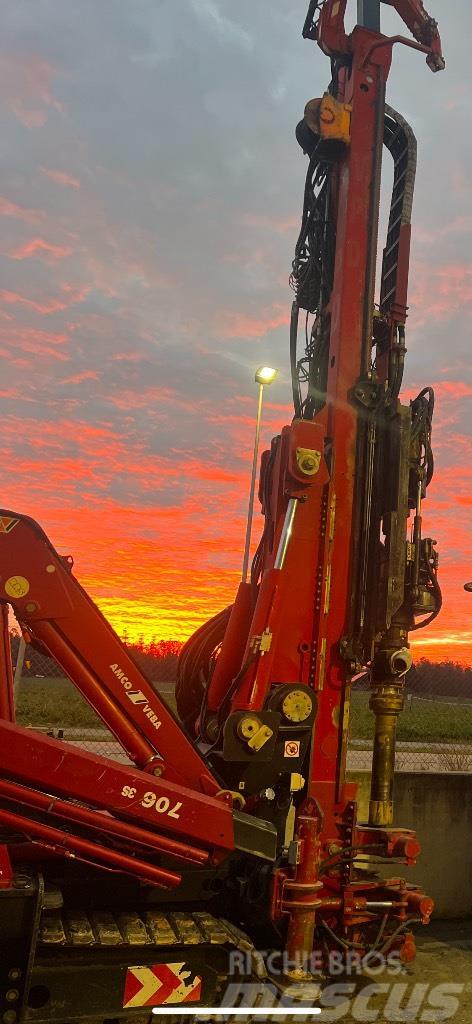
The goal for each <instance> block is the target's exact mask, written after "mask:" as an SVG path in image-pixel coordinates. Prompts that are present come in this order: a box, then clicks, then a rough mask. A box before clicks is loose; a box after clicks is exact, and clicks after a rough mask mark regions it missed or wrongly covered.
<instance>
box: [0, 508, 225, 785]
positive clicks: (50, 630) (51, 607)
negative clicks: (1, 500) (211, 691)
mask: <svg viewBox="0 0 472 1024" xmlns="http://www.w3.org/2000/svg"><path fill="white" fill-rule="evenodd" d="M0 519H1V520H3V521H4V522H8V523H9V528H8V531H6V532H2V533H1V534H0V554H1V581H0V604H3V605H5V604H6V603H9V604H11V606H12V608H13V610H14V612H15V615H16V617H17V619H18V621H19V622H20V623H21V624H22V625H23V626H25V627H26V628H27V630H28V632H29V633H30V634H31V636H32V637H33V638H34V639H36V640H39V641H40V642H41V643H43V644H44V646H45V647H46V648H47V650H48V651H49V652H50V654H51V655H52V657H53V658H55V659H56V661H57V662H58V663H59V665H61V666H62V668H63V669H64V672H65V673H66V674H67V675H68V676H69V678H70V679H71V681H72V682H73V683H74V685H75V686H76V687H77V689H78V690H80V692H81V693H82V695H83V696H84V697H85V699H86V700H87V701H88V703H89V704H90V705H91V706H92V707H93V708H94V710H95V711H96V712H97V714H98V715H99V716H100V718H101V719H102V721H103V722H105V724H106V726H107V727H108V728H109V729H110V731H111V732H112V733H113V734H114V735H115V736H116V738H117V740H118V741H119V743H120V744H121V745H122V747H123V748H124V750H125V751H126V752H127V753H128V754H129V756H130V758H131V759H132V761H134V763H135V764H136V765H137V766H138V767H139V768H142V769H144V770H145V771H147V772H151V773H152V774H154V775H157V776H162V777H163V778H165V779H166V780H167V779H169V780H170V781H172V782H177V783H184V784H185V785H186V786H189V787H191V788H192V789H194V790H195V791H196V792H203V793H207V794H214V793H216V792H217V791H218V790H219V789H220V788H221V787H220V785H219V784H218V782H217V780H216V779H215V778H214V777H213V775H212V773H211V771H210V769H209V768H208V767H207V765H206V764H205V762H204V761H203V760H202V758H201V757H200V755H199V753H198V752H197V750H196V749H195V747H194V746H193V745H192V743H191V742H190V740H189V739H187V737H186V736H185V734H184V732H183V731H182V729H181V727H180V725H179V723H178V722H177V721H176V719H175V718H174V716H173V714H172V712H171V711H170V710H169V708H168V707H167V706H166V704H165V703H164V701H163V700H162V699H161V698H160V697H159V696H158V694H157V693H156V692H155V691H154V689H153V687H152V686H151V684H150V683H149V682H148V680H147V679H146V678H145V676H144V675H143V673H142V672H141V671H140V669H139V667H138V666H137V665H136V663H135V662H134V660H133V658H132V657H131V655H130V654H129V652H128V651H127V649H126V647H125V646H124V644H123V643H122V642H121V640H120V639H119V637H118V636H117V634H116V633H115V632H114V630H113V629H112V628H111V626H110V624H109V623H108V622H107V620H106V619H105V618H104V616H103V615H102V613H101V612H100V611H99V609H98V608H97V606H96V605H95V604H94V603H93V601H92V600H91V598H90V597H89V596H88V594H87V593H86V591H85V590H84V589H83V588H82V587H81V586H80V584H79V583H78V581H77V580H76V579H75V577H74V576H73V575H72V571H71V559H67V558H62V557H61V556H60V555H59V554H58V553H57V551H55V549H54V548H53V546H52V544H51V543H50V541H49V540H48V538H47V536H46V534H45V533H44V531H43V530H42V529H41V527H40V526H39V525H38V523H36V522H35V521H34V520H33V519H30V518H29V517H28V516H23V515H19V514H18V513H16V512H10V511H8V510H6V509H2V510H0Z"/></svg>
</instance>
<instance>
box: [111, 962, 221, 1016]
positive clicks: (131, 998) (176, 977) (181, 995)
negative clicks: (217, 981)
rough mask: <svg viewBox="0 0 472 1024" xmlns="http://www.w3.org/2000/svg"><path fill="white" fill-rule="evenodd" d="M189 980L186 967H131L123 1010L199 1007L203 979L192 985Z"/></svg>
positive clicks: (127, 976)
mask: <svg viewBox="0 0 472 1024" xmlns="http://www.w3.org/2000/svg"><path fill="white" fill-rule="evenodd" d="M190 978H191V972H190V971H189V969H188V967H187V966H186V965H185V964H184V963H180V964H152V965H151V966H148V967H128V969H127V971H126V981H125V991H124V995H123V1008H124V1009H125V1010H127V1009H131V1007H133V1006H164V1005H165V1004H166V1003H197V1002H198V1001H199V999H200V998H201V992H202V979H201V978H199V977H194V978H193V980H192V981H190V980H189V979H190Z"/></svg>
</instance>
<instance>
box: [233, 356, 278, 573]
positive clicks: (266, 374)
mask: <svg viewBox="0 0 472 1024" xmlns="http://www.w3.org/2000/svg"><path fill="white" fill-rule="evenodd" d="M278 373H279V371H278V370H276V369H274V367H273V366H259V369H258V370H256V372H255V375H254V380H255V382H256V384H258V385H259V401H258V405H257V416H256V433H255V437H254V454H253V457H252V474H251V488H250V491H249V507H248V513H247V525H246V540H245V544H244V558H243V572H242V581H243V583H246V582H247V573H248V567H249V549H250V546H251V530H252V517H253V512H254V494H255V489H256V473H257V457H258V454H259V434H260V431H261V416H262V397H263V394H264V387H266V386H267V385H268V384H273V382H274V380H275V379H276V377H277V376H278Z"/></svg>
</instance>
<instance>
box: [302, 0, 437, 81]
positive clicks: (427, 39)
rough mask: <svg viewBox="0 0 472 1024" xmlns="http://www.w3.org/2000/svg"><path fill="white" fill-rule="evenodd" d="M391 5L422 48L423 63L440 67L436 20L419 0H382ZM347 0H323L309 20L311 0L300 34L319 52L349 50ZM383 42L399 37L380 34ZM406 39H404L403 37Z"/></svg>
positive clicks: (333, 53)
mask: <svg viewBox="0 0 472 1024" xmlns="http://www.w3.org/2000/svg"><path fill="white" fill-rule="evenodd" d="M382 2H383V3H386V4H388V5H389V6H390V7H394V8H395V10H396V11H397V13H398V14H399V15H400V17H401V18H402V20H403V21H404V22H405V25H406V26H407V28H408V29H409V30H410V32H411V34H412V36H413V38H414V39H415V40H416V42H417V43H419V44H420V46H421V47H424V48H425V52H426V54H427V56H426V63H427V65H428V67H430V68H431V70H432V71H442V70H443V69H444V67H445V61H444V57H443V55H442V49H441V39H440V36H439V32H438V27H437V22H436V21H435V20H434V18H431V16H430V15H429V14H428V13H427V11H426V10H425V8H424V7H423V4H422V2H421V0H382ZM346 5H347V0H326V3H324V4H323V7H322V8H321V11H320V15H319V19H318V21H317V23H316V24H314V23H313V16H314V14H315V12H316V10H317V5H316V4H315V3H313V4H312V5H311V7H310V11H309V14H308V17H307V21H306V23H305V29H304V35H305V36H307V37H310V38H313V39H316V40H317V42H318V45H319V46H320V47H321V49H322V50H323V53H326V54H328V56H342V55H344V54H349V53H352V52H353V33H352V34H351V35H347V33H346V31H345V28H344V15H345V13H346ZM382 38H383V40H384V41H385V44H387V43H388V42H391V43H393V42H394V41H400V39H401V37H398V36H394V37H392V38H391V40H389V39H388V37H386V36H384V37H382ZM404 42H406V40H404Z"/></svg>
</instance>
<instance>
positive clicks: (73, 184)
mask: <svg viewBox="0 0 472 1024" xmlns="http://www.w3.org/2000/svg"><path fill="white" fill-rule="evenodd" d="M40 171H41V173H42V174H45V175H46V177H48V178H50V179H51V181H55V182H56V185H64V186H66V188H80V178H76V177H74V175H73V174H68V173H67V172H66V171H58V170H55V169H54V168H52V167H40Z"/></svg>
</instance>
